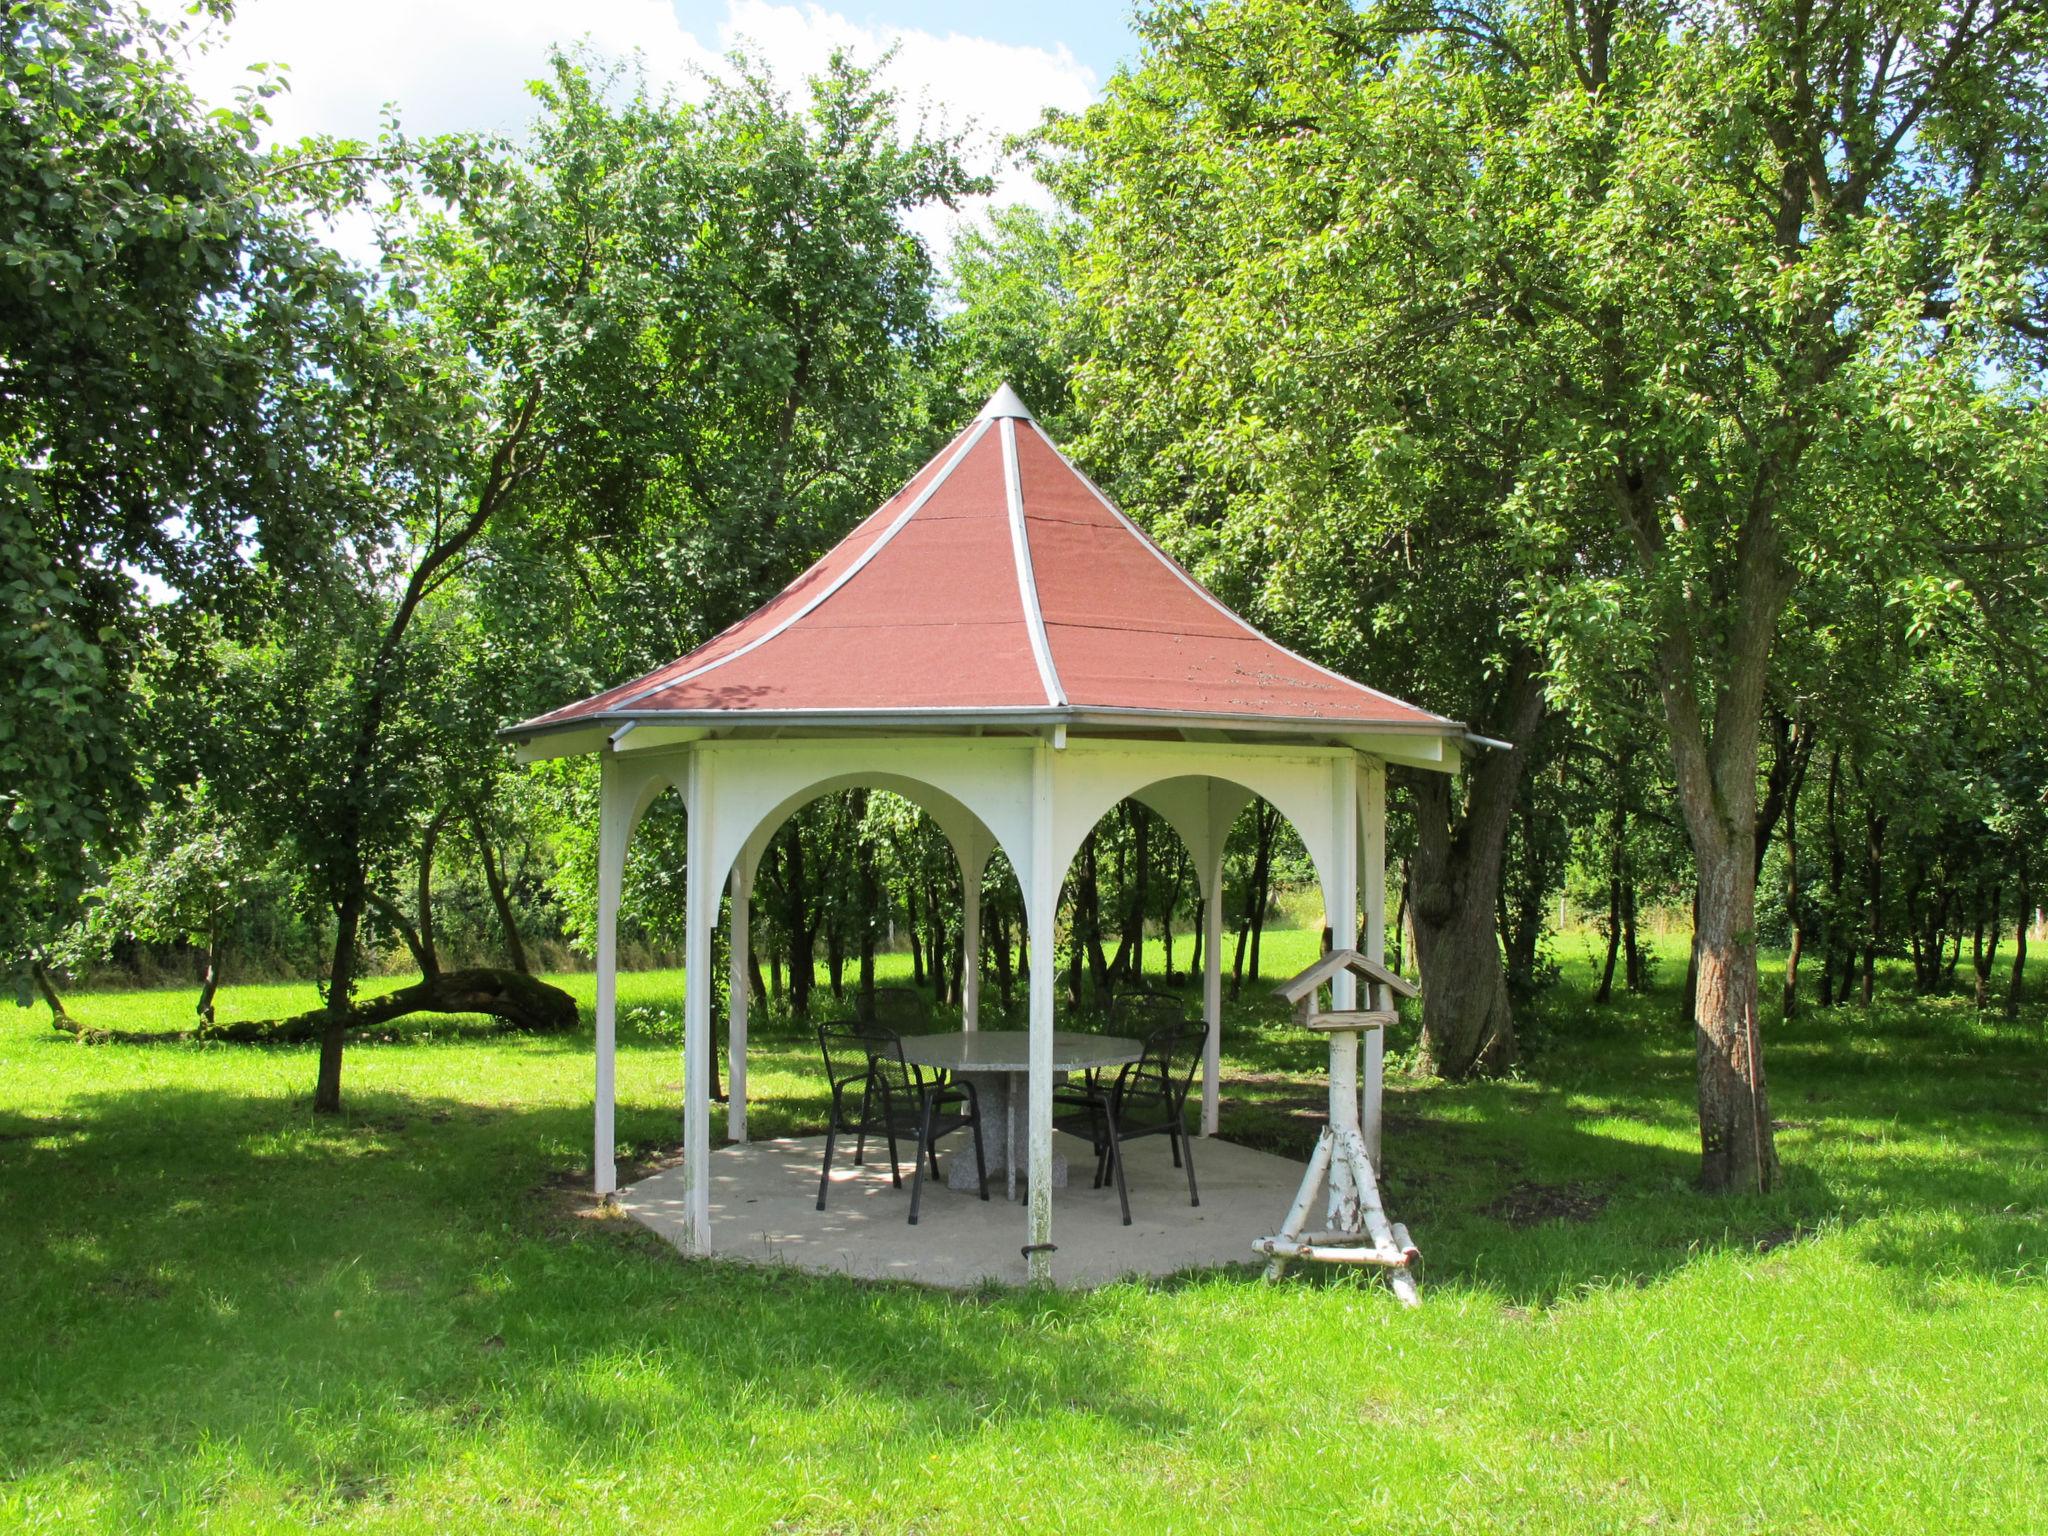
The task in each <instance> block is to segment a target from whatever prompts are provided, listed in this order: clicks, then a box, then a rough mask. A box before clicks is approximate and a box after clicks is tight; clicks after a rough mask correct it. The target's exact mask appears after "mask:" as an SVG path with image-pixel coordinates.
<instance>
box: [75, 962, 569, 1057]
mask: <svg viewBox="0 0 2048 1536" xmlns="http://www.w3.org/2000/svg"><path fill="white" fill-rule="evenodd" d="M415 1013H452V1014H462V1013H481V1014H486V1015H488V1016H489V1017H491V1018H494V1019H498V1020H500V1021H501V1022H503V1023H504V1024H505V1025H507V1026H508V1027H510V1028H512V1029H515V1030H519V1031H521V1032H523V1033H527V1034H536V1035H538V1034H561V1033H565V1032H567V1031H569V1030H572V1029H574V1028H575V1027H576V999H574V998H573V997H571V996H570V995H569V994H568V993H566V992H564V991H563V990H562V989H561V988H560V987H551V986H549V985H548V984H547V983H546V982H544V981H541V980H540V979H539V978H537V977H533V976H528V975H526V974H524V973H523V972H520V971H499V970H489V969H484V968H478V969H475V970H466V971H443V972H441V973H440V974H439V975H436V976H425V977H422V978H421V979H420V980H418V981H416V982H414V983H413V984H412V985H411V986H409V987H400V988H399V989H398V990H397V991H395V992H386V993H385V994H384V995H383V996H381V997H371V998H365V999H364V1000H363V1001H361V1002H359V1003H357V1004H356V1005H355V1007H353V1008H351V1009H350V1010H349V1015H348V1025H347V1027H348V1029H349V1031H350V1032H351V1033H353V1032H355V1031H357V1030H362V1029H373V1028H375V1027H376V1026H377V1025H379V1024H389V1023H391V1022H392V1021H393V1020H394V1019H402V1018H406V1017H409V1016H410V1015H412V1014H415ZM59 1027H60V1028H61V1027H62V1026H61V1025H60V1026H59ZM326 1027H327V1010H326V1009H325V1008H313V1009H309V1010H308V1011H306V1012H305V1013H298V1014H293V1015H292V1016H291V1017H290V1018H285V1019H238V1020H236V1021H235V1022H233V1023H228V1024H202V1025H201V1026H200V1027H199V1028H197V1029H193V1030H181V1031H177V1032H175V1033H171V1032H157V1031H146V1030H121V1029H76V1031H75V1032H76V1033H77V1035H78V1037H79V1038H80V1039H81V1040H85V1041H88V1042H92V1043H95V1044H99V1043H107V1044H115V1045H160V1044H163V1043H165V1042H168V1041H177V1040H226V1041H232V1042H234V1043H236V1044H240V1045H291V1044H294V1043H297V1042H299V1041H305V1040H317V1039H318V1038H319V1037H320V1033H321V1031H322V1030H324V1029H325V1028H326Z"/></svg>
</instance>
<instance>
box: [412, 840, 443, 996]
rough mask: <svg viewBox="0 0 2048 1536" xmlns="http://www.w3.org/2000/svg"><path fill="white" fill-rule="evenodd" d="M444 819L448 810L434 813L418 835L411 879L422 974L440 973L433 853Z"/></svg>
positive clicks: (438, 842) (439, 842) (414, 926)
mask: <svg viewBox="0 0 2048 1536" xmlns="http://www.w3.org/2000/svg"><path fill="white" fill-rule="evenodd" d="M447 820H448V812H446V811H439V812H436V813H435V816H434V819H433V820H432V821H430V822H428V823H427V829H426V831H424V832H422V833H421V834H420V862H419V874H418V878H417V879H416V880H415V881H414V882H413V931H414V932H415V933H416V934H417V935H418V936H419V946H418V949H417V951H416V953H415V955H414V958H415V959H417V960H418V961H419V963H420V974H421V975H422V976H438V975H440V974H441V951H440V947H439V946H438V945H437V944H436V943H435V940H434V856H435V853H436V852H437V851H438V850H439V848H440V846H441V828H442V827H443V826H444V825H445V824H446V823H447Z"/></svg>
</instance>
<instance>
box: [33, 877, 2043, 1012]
mask: <svg viewBox="0 0 2048 1536" xmlns="http://www.w3.org/2000/svg"><path fill="white" fill-rule="evenodd" d="M2020 907H2021V917H2020V923H2021V925H2022V928H2024V926H2025V923H2026V916H2025V910H2026V903H2024V902H2022V903H2021V904H2020ZM2026 947H2027V941H2026V939H2025V938H2024V937H2022V938H2021V940H2020V953H2021V954H2025V953H2026ZM28 969H29V974H30V975H31V976H33V977H34V978H35V983H36V991H37V992H38V993H39V994H41V996H42V999H43V1002H44V1003H45V1004H46V1005H47V1006H48V1007H49V1010H50V1025H51V1027H52V1028H53V1029H63V1030H75V1029H77V1028H78V1021H77V1020H76V1019H74V1018H72V1017H71V1015H70V1014H69V1013H67V1012H66V1011H65V1009H64V999H63V998H61V997H59V996H58V995H57V984H56V982H55V981H54V980H52V979H51V976H50V968H49V967H48V966H47V965H45V964H43V957H42V956H41V955H38V956H36V957H35V958H34V959H33V960H31V961H30V962H29V966H28Z"/></svg>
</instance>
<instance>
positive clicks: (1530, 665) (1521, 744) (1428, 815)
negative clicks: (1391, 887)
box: [1409, 654, 1543, 1078]
mask: <svg viewBox="0 0 2048 1536" xmlns="http://www.w3.org/2000/svg"><path fill="white" fill-rule="evenodd" d="M1497 718H1498V719H1499V721H1500V728H1499V734H1500V735H1503V736H1505V737H1506V738H1507V740H1509V741H1511V742H1513V743H1514V744H1515V745H1514V747H1513V748H1512V749H1511V750H1508V751H1485V752H1481V753H1479V754H1477V757H1476V765H1475V766H1471V767H1469V768H1468V771H1467V773H1466V775H1465V784H1466V794H1465V809H1464V814H1463V816H1461V817H1458V818H1457V820H1456V825H1455V826H1454V825H1453V818H1452V805H1451V780H1450V779H1449V777H1447V776H1446V775H1443V774H1436V773H1418V774H1415V775H1413V776H1412V777H1411V779H1410V785H1411V789H1412V793H1413V798H1414V803H1415V852H1414V855H1413V858H1412V860H1411V862H1410V865H1409V880H1410V884H1411V887H1412V889H1411V892H1410V900H1409V910H1410V911H1411V912H1412V913H1413V915H1414V924H1415V959H1416V965H1417V969H1418V971H1419V974H1420V975H1421V978H1422V1041H1421V1062H1422V1066H1423V1070H1424V1071H1427V1072H1430V1073H1433V1074H1435V1075H1436V1076H1438V1077H1446V1078H1462V1077H1469V1076H1471V1075H1473V1074H1475V1073H1486V1072H1502V1071H1506V1070H1507V1069H1508V1068H1509V1067H1510V1066H1512V1065H1513V1064H1514V1059H1515V1020H1514V1013H1513V1010H1512V1008H1511V1006H1510V1003H1509V1000H1508V986H1507V972H1506V969H1505V967H1504V965H1503V963H1502V957H1501V946H1500V933H1499V930H1498V927H1497V924H1498V917H1497V910H1498V901H1499V895H1500V883H1501V869H1502V864H1503V861H1504V859H1505V857H1506V852H1507V840H1508V829H1509V827H1510V825H1511V824H1512V822H1513V819H1514V810H1515V796H1516V794H1517V792H1518V790H1519V789H1520V786H1521V782H1522V776H1523V773H1524V771H1525V769H1526V766H1527V763H1528V759H1529V742H1530V740H1531V738H1532V737H1533V736H1534V735H1535V732H1536V728H1537V726H1538V724H1539V723H1540V722H1541V721H1542V718H1543V680H1542V677H1541V675H1540V673H1539V671H1538V669H1537V666H1536V661H1535V658H1534V657H1532V656H1529V655H1527V654H1518V655H1517V656H1516V657H1515V659H1514V662H1513V663H1512V665H1511V666H1510V668H1509V672H1508V676H1507V678H1506V680H1505V682H1504V685H1503V692H1502V695H1501V699H1500V703H1499V709H1498V716H1497Z"/></svg>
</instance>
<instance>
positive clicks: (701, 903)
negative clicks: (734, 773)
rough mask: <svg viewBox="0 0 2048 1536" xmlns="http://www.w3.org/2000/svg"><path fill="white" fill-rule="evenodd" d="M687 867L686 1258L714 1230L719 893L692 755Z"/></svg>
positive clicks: (698, 759)
mask: <svg viewBox="0 0 2048 1536" xmlns="http://www.w3.org/2000/svg"><path fill="white" fill-rule="evenodd" d="M686 800H687V804H688V806H689V845H688V846H689V852H688V854H687V859H688V867H687V869H686V871H685V880H684V905H683V1252H685V1253H702V1252H703V1251H704V1245H705V1239H706V1238H707V1237H708V1236H709V1230H710V1225H711V1169H710V1167H709V1163H710V1158H711V1096H710V1094H709V1093H707V1092H706V1091H705V1090H706V1089H707V1088H708V1087H709V1086H710V1085H709V1084H708V1083H707V1082H706V1081H705V1078H706V1073H705V1071H704V1064H705V1061H706V1059H707V1058H708V1056H709V1054H710V1050H711V929H712V927H713V925H714V924H716V923H717V921H718V887H717V885H716V884H715V883H714V881H715V878H716V877H715V876H714V875H713V873H712V871H711V846H712V843H713V842H714V841H715V840H714V839H713V837H712V835H711V830H712V829H711V818H712V816H713V815H714V814H715V810H714V808H713V805H712V771H711V764H710V763H709V762H708V761H707V760H706V754H705V753H704V752H703V751H701V750H697V751H692V752H691V753H690V772H689V785H688V789H687V791H686Z"/></svg>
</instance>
